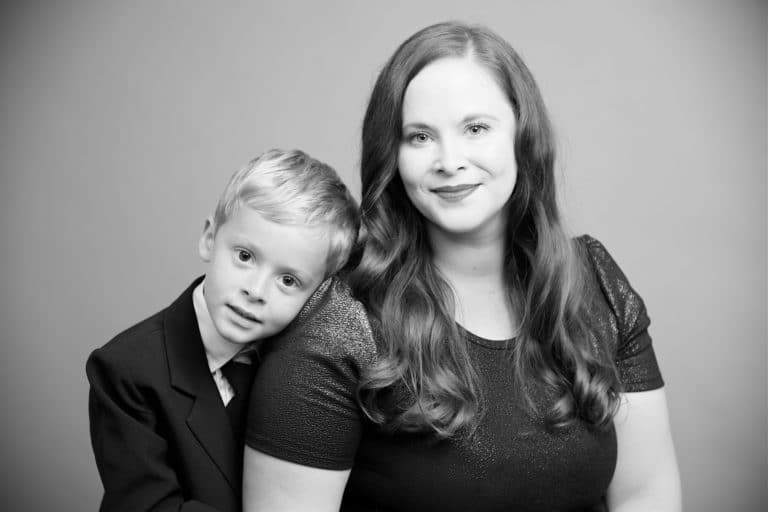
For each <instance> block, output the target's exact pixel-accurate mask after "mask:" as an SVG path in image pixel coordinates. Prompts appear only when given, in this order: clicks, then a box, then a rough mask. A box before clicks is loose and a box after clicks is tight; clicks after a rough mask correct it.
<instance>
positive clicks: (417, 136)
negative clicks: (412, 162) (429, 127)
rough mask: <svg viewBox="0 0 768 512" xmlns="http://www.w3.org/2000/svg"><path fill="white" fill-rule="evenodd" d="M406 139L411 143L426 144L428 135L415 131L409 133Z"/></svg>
mask: <svg viewBox="0 0 768 512" xmlns="http://www.w3.org/2000/svg"><path fill="white" fill-rule="evenodd" d="M408 140H409V141H410V142H412V143H413V144H426V143H427V142H429V135H427V134H426V133H424V132H416V133H413V134H411V135H409V136H408Z"/></svg>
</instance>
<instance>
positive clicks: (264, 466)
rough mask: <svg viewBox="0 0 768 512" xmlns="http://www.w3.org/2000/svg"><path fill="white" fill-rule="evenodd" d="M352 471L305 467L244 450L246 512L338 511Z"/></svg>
mask: <svg viewBox="0 0 768 512" xmlns="http://www.w3.org/2000/svg"><path fill="white" fill-rule="evenodd" d="M349 472H350V470H349V469H344V470H332V469H319V468H313V467H309V466H302V465H301V464H295V463H293V462H288V461H285V460H282V459H278V458H276V457H272V456H271V455H267V454H265V453H262V452H260V451H258V450H254V449H253V448H250V447H248V446H246V447H245V461H244V465H243V510H244V511H245V512H260V511H265V512H281V511H291V512H292V511H308V512H325V511H329V512H331V511H333V512H335V511H337V510H339V506H340V504H341V496H342V494H343V493H344V486H345V485H346V483H347V478H349Z"/></svg>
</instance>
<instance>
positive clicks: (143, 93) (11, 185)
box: [0, 0, 768, 512]
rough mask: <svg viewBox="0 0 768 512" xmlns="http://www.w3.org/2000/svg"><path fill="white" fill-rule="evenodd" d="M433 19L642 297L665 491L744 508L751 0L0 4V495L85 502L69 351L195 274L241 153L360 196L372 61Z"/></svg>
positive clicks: (755, 38)
mask: <svg viewBox="0 0 768 512" xmlns="http://www.w3.org/2000/svg"><path fill="white" fill-rule="evenodd" d="M446 19H461V20H467V21H473V22H480V23H484V24H487V25H489V26H490V27H491V28H493V29H494V30H496V31H498V32H499V33H500V34H501V35H502V36H504V37H505V38H506V39H508V40H509V41H510V42H511V43H512V45H513V46H514V47H515V48H516V49H517V50H518V51H519V52H520V53H521V54H522V55H523V57H524V59H525V60H526V62H527V64H528V65H529V67H530V68H531V70H532V71H533V74H534V76H535V77H536V78H537V80H538V82H539V85H540V86H541V89H542V92H543V95H544V99H545V101H546V103H547V105H548V107H549V109H550V112H551V114H552V118H553V122H554V124H555V127H556V129H557V132H558V139H559V145H560V155H559V158H560V160H559V165H558V169H559V173H560V175H561V177H562V178H563V181H562V185H561V192H562V194H561V196H562V199H563V205H564V210H565V213H566V216H567V218H568V219H569V223H570V226H571V228H572V231H573V232H574V233H582V232H588V233H590V234H592V235H594V236H596V237H597V238H598V239H600V240H601V241H602V242H603V243H604V244H605V245H606V246H607V247H608V249H609V250H610V251H611V253H612V254H613V256H614V257H615V258H616V259H617V261H618V262H619V263H620V264H621V266H622V267H623V269H624V271H625V272H626V273H627V275H628V276H629V278H630V280H631V282H632V283H633V285H634V286H635V288H636V289H637V290H638V291H639V292H640V294H641V295H642V296H643V298H644V299H645V301H646V303H647V306H648V309H649V312H650V315H651V318H652V326H651V334H652V335H653V337H654V344H655V349H656V354H657V357H658V359H659V361H660V365H661V368H662V371H663V374H664V377H665V380H666V383H667V393H668V397H669V402H670V414H671V420H672V428H673V434H674V440H675V444H676V449H677V455H678V459H679V464H680V470H681V473H682V482H683V492H684V501H685V508H686V510H695V511H704V512H706V511H712V512H719V511H724V510H728V511H757V510H764V509H763V507H764V506H765V503H766V502H768V490H767V481H768V447H767V445H768V432H767V431H766V416H767V414H766V409H767V406H768V396H767V388H768V383H767V381H766V312H767V305H766V245H767V241H766V232H767V227H766V192H767V186H766V169H767V167H766V165H767V160H766V158H767V155H766V147H767V144H768V134H767V132H766V116H767V111H768V106H767V102H766V67H767V56H768V43H767V39H766V31H767V29H768V7H767V6H766V3H765V2H760V1H746V0H743V1H742V0H739V1H731V2H717V1H694V0H690V1H688V0H679V1H661V0H658V1H647V2H632V1H629V0H623V1H608V0H605V1H597V0H590V1H582V2H556V1H535V2H534V1H512V0H500V1H495V2H489V1H473V2H467V1H463V2H458V1H432V0H422V1H420V2H395V1H385V2H364V1H360V2H355V1H348V2H332V1H323V2H310V1H305V2H293V1H280V2H269V3H267V2H256V1H253V2H204V1H201V0H194V1H192V0H187V1H183V2H182V1H174V2H171V1H144V0H142V1H132V2H117V1H113V2H103V1H102V2H97V1H93V2H85V1H62V2H54V1H49V2H40V1H10V2H4V3H3V4H2V7H0V170H1V171H2V173H1V174H0V301H2V302H1V303H0V315H1V316H0V344H1V346H2V365H3V366H2V392H0V396H2V403H1V404H0V410H1V411H2V417H3V419H2V429H3V430H2V436H1V438H2V451H1V452H0V460H1V461H2V465H3V468H4V471H3V477H2V479H0V486H1V487H0V500H2V501H3V503H2V504H3V505H5V506H3V507H2V508H3V509H11V508H10V505H15V508H13V510H96V508H97V506H98V502H99V499H100V494H101V484H100V482H99V479H98V474H97V471H96V466H95V463H94V461H93V455H92V451H91V447H90V442H89V437H88V418H87V395H88V384H87V381H86V378H85V372H84V365H85V360H86V358H87V356H88V354H89V353H90V352H91V351H92V350H93V349H94V348H96V347H97V346H100V345H102V344H104V343H105V342H106V341H107V340H108V339H110V338H111V337H112V336H113V335H115V334H116V333H117V332H119V331H120V330H122V329H124V328H126V327H128V326H129V325H131V324H133V323H135V322H137V321H139V320H141V319H143V318H145V317H146V316H148V315H150V314H152V313H154V312H155V311H157V310H159V309H160V308H163V307H165V306H166V305H168V304H169V303H170V302H171V301H172V300H173V299H175V298H176V297H177V295H178V294H179V293H180V292H181V291H182V289H183V288H184V287H185V286H187V285H188V284H189V282H190V281H191V280H192V278H193V277H195V276H197V275H198V274H200V273H201V272H202V271H203V266H202V264H201V263H200V262H199V260H198V257H197V253H196V242H197V238H198V236H199V234H200V233H201V230H202V228H203V219H204V218H205V216H206V215H208V214H209V213H211V212H212V210H213V207H214V205H215V201H216V198H217V196H218V194H219V192H220V191H221V190H222V188H223V186H224V183H225V181H226V179H227V178H228V176H229V175H230V174H231V173H232V172H234V171H235V170H236V169H237V168H238V167H240V166H241V165H242V164H244V163H245V162H246V161H248V160H249V159H250V158H252V157H253V156H255V155H257V154H258V153H260V152H262V151H264V150H266V149H268V148H270V147H273V146H274V147H283V148H291V147H299V148H302V149H304V150H306V151H308V152H309V153H310V154H312V155H313V156H316V157H318V158H320V159H321V160H324V161H326V162H328V163H330V164H331V165H333V166H334V167H335V168H336V169H337V170H338V171H339V172H340V174H341V175H342V176H343V177H344V179H345V181H346V182H347V183H348V184H349V185H350V186H351V188H352V189H353V190H354V192H355V195H356V196H357V197H359V179H358V176H357V164H358V158H359V135H360V127H361V123H362V117H363V111H364V108H365V105H366V101H367V98H368V94H369V93H370V89H371V86H372V85H373V81H374V79H375V76H376V74H377V72H378V70H379V69H380V67H381V66H382V65H383V64H384V61H385V59H386V58H387V57H388V56H389V55H390V54H391V53H392V52H393V51H394V49H395V47H396V46H397V45H398V44H399V43H400V42H401V41H402V40H404V38H405V37H407V36H408V35H410V34H411V33H412V32H414V31H415V30H417V29H419V28H422V27H424V26H426V25H429V24H432V23H434V22H437V21H442V20H446Z"/></svg>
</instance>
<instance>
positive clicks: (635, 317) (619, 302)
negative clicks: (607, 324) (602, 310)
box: [576, 235, 650, 337]
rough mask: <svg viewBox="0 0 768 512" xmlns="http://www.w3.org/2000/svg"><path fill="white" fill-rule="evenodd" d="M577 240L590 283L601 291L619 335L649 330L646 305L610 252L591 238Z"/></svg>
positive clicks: (582, 236)
mask: <svg viewBox="0 0 768 512" xmlns="http://www.w3.org/2000/svg"><path fill="white" fill-rule="evenodd" d="M576 241H577V243H578V244H579V245H580V246H581V248H582V251H581V252H582V255H583V258H584V260H585V264H586V265H585V266H586V268H587V273H588V274H590V275H591V278H588V279H587V281H588V283H589V282H591V283H593V284H594V285H596V287H597V288H598V289H599V293H598V295H599V296H600V297H601V298H602V299H603V301H604V302H605V303H606V304H607V305H608V306H609V307H610V309H611V311H612V312H613V315H614V316H615V319H616V323H617V328H618V330H619V332H620V334H622V335H623V337H628V336H631V335H633V334H635V333H636V332H637V331H640V330H643V329H646V328H647V327H648V324H649V323H650V320H649V319H648V315H647V312H646V308H645V303H644V302H643V299H642V298H641V297H640V294H638V293H637V291H636V290H635V289H634V287H633V286H632V285H631V284H630V282H629V280H628V279H627V276H626V275H625V274H624V272H623V271H622V269H621V267H620V266H619V265H618V263H616V260H614V259H613V256H611V254H610V252H608V249H606V247H605V246H604V245H603V243H602V242H600V241H599V240H597V239H596V238H594V237H592V236H590V235H581V236H579V237H577V238H576Z"/></svg>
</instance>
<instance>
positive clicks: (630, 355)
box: [580, 235, 664, 392]
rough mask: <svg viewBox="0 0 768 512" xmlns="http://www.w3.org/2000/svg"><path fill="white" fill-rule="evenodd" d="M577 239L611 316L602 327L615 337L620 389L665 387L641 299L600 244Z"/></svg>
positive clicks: (647, 389)
mask: <svg viewBox="0 0 768 512" xmlns="http://www.w3.org/2000/svg"><path fill="white" fill-rule="evenodd" d="M580 241H581V242H582V243H583V244H584V245H585V246H586V249H587V255H588V258H589V260H590V263H591V267H592V270H593V271H594V274H595V278H596V280H597V283H598V284H599V288H600V291H601V295H602V298H603V299H604V301H605V303H607V305H608V308H609V310H610V313H609V314H611V315H612V318H610V319H609V321H608V322H607V329H605V330H606V331H609V332H610V334H609V335H610V336H611V337H612V338H614V342H613V345H614V346H613V357H614V362H615V364H616V368H617V370H618V374H619V378H620V380H621V383H622V386H623V390H624V391H625V392H638V391H649V390H651V389H657V388H660V387H662V386H664V380H663V379H662V377H661V371H660V370H659V365H658V363H657V361H656V355H655V353H654V351H653V345H652V341H651V336H650V334H649V333H648V326H649V325H650V323H651V320H650V318H649V317H648V313H647V311H646V309H645V304H644V302H643V299H642V298H641V297H640V295H638V293H637V292H636V291H635V290H634V288H632V286H631V285H630V284H629V281H628V280H627V278H626V276H625V275H624V272H622V270H621V268H619V266H618V265H617V264H616V262H615V261H614V259H613V258H612V257H611V255H610V254H609V253H608V251H607V249H606V248H605V247H604V246H603V244H602V243H600V242H599V241H598V240H596V239H594V238H592V237H590V236H588V235H585V236H582V237H581V238H580Z"/></svg>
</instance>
